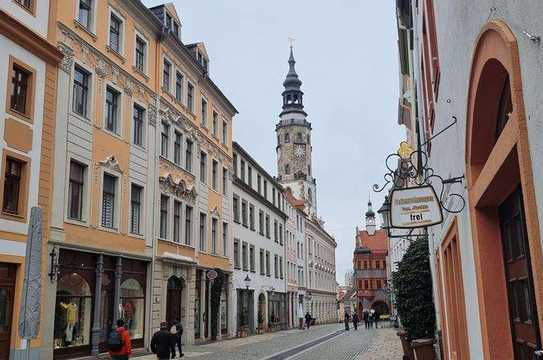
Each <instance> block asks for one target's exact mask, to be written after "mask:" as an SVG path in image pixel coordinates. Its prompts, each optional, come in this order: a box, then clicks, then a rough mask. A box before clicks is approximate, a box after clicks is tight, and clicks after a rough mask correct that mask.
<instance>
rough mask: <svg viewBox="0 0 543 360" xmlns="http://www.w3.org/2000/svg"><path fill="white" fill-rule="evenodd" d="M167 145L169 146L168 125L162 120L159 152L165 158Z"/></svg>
mask: <svg viewBox="0 0 543 360" xmlns="http://www.w3.org/2000/svg"><path fill="white" fill-rule="evenodd" d="M169 147H170V125H169V124H168V123H166V122H164V121H163V122H162V131H161V135H160V154H161V155H162V156H164V157H166V158H167V157H168V149H169Z"/></svg>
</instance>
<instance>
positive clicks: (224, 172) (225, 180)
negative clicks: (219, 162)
mask: <svg viewBox="0 0 543 360" xmlns="http://www.w3.org/2000/svg"><path fill="white" fill-rule="evenodd" d="M227 191H228V169H227V168H222V193H223V194H224V195H226V192H227Z"/></svg>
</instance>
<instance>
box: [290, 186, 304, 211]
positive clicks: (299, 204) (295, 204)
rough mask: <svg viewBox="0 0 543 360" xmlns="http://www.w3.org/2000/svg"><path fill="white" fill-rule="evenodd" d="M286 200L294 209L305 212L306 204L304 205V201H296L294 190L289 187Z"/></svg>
mask: <svg viewBox="0 0 543 360" xmlns="http://www.w3.org/2000/svg"><path fill="white" fill-rule="evenodd" d="M285 198H286V199H287V201H288V202H289V203H290V205H292V206H293V207H295V208H297V209H300V210H304V208H305V204H304V201H303V199H296V198H295V197H294V195H293V194H292V189H291V188H289V187H287V189H286V190H285Z"/></svg>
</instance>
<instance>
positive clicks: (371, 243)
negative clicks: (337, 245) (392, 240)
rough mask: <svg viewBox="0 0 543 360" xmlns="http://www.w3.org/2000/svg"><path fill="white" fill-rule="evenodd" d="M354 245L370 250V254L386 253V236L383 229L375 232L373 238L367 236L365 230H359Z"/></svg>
mask: <svg viewBox="0 0 543 360" xmlns="http://www.w3.org/2000/svg"><path fill="white" fill-rule="evenodd" d="M356 243H357V244H360V246H361V247H363V248H367V249H369V250H371V252H372V253H388V236H387V231H386V230H385V229H381V230H377V231H375V234H374V235H373V236H369V234H368V232H367V231H366V230H359V231H358V234H357V235H356Z"/></svg>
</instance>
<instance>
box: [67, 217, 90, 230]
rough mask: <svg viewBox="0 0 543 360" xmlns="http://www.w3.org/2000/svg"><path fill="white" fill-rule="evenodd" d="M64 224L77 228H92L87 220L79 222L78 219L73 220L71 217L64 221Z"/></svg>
mask: <svg viewBox="0 0 543 360" xmlns="http://www.w3.org/2000/svg"><path fill="white" fill-rule="evenodd" d="M64 222H65V223H67V224H72V225H76V226H82V227H87V228H88V227H90V225H89V223H88V221H87V220H83V219H81V220H78V219H72V218H69V217H66V218H65V219H64Z"/></svg>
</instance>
